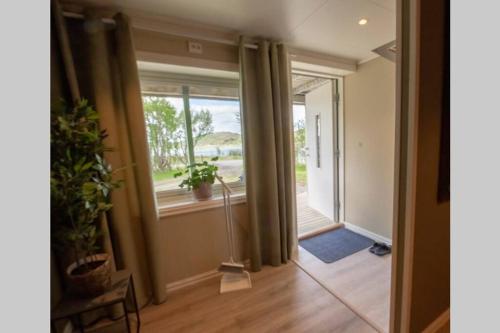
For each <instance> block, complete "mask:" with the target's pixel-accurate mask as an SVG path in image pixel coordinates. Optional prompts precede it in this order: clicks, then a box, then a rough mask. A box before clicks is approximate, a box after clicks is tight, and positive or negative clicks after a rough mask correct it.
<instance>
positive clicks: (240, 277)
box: [215, 175, 252, 294]
mask: <svg viewBox="0 0 500 333" xmlns="http://www.w3.org/2000/svg"><path fill="white" fill-rule="evenodd" d="M215 177H217V179H218V180H219V182H220V183H221V185H222V197H223V198H224V212H225V215H226V233H227V243H228V246H229V261H228V262H223V263H221V265H220V266H219V272H222V273H223V274H222V278H221V280H220V293H221V294H223V293H227V292H230V291H236V290H241V289H249V288H252V281H251V279H250V273H248V272H247V271H246V270H245V266H244V265H243V264H242V263H239V262H236V261H235V260H234V232H233V214H232V211H231V193H232V191H231V188H229V186H227V184H226V183H225V182H224V181H223V180H222V178H220V177H219V176H218V175H215Z"/></svg>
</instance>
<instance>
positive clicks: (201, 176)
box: [174, 157, 219, 201]
mask: <svg viewBox="0 0 500 333" xmlns="http://www.w3.org/2000/svg"><path fill="white" fill-rule="evenodd" d="M218 159H219V158H218V157H213V158H212V159H211V161H212V162H215V161H217V160H218ZM217 170H218V168H217V166H216V165H214V164H211V163H208V161H203V162H201V163H194V164H191V165H188V166H187V167H186V169H185V170H183V171H179V172H177V173H176V174H174V177H176V178H177V177H180V176H182V175H187V178H185V179H184V180H183V181H182V182H181V183H180V184H179V187H180V188H184V187H187V189H188V190H192V191H193V195H194V197H195V198H196V199H197V200H199V201H203V200H208V199H210V198H211V197H212V185H213V183H214V182H215V173H216V172H217Z"/></svg>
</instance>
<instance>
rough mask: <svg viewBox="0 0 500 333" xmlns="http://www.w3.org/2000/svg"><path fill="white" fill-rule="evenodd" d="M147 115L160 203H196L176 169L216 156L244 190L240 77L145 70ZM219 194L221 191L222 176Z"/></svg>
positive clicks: (234, 183) (221, 168)
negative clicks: (181, 184) (238, 79)
mask: <svg viewBox="0 0 500 333" xmlns="http://www.w3.org/2000/svg"><path fill="white" fill-rule="evenodd" d="M141 88H142V95H143V105H144V116H145V122H146V131H147V136H148V143H149V150H150V158H151V165H152V169H153V181H154V187H155V191H156V193H157V197H158V201H159V205H160V206H166V205H171V204H177V203H182V202H191V201H192V200H193V199H192V195H191V193H190V192H188V191H187V190H186V189H181V188H179V186H178V185H179V184H180V182H181V181H182V178H175V177H174V174H175V173H176V172H177V171H179V170H183V169H184V168H186V166H187V165H190V164H192V163H195V162H201V161H210V159H211V158H213V157H215V156H218V157H219V160H218V161H217V162H215V164H216V165H217V166H218V167H219V171H218V174H219V176H221V177H222V178H223V179H224V181H225V182H226V183H228V185H229V186H230V187H231V188H232V189H233V190H234V192H235V193H236V194H239V193H240V194H241V193H244V191H245V187H244V178H245V177H244V167H243V149H242V136H241V120H240V119H241V117H240V103H239V98H238V81H237V80H234V79H221V78H216V77H204V76H193V75H180V74H173V73H156V72H141ZM213 192H214V196H215V197H217V196H219V195H220V194H221V185H220V184H219V183H218V181H216V183H215V184H214V188H213Z"/></svg>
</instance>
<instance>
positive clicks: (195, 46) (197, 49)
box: [188, 42, 203, 54]
mask: <svg viewBox="0 0 500 333" xmlns="http://www.w3.org/2000/svg"><path fill="white" fill-rule="evenodd" d="M188 52H189V53H196V54H202V53H203V46H202V45H201V43H198V42H188Z"/></svg>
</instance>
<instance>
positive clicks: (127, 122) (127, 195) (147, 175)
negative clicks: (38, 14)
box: [53, 12, 166, 306]
mask: <svg viewBox="0 0 500 333" xmlns="http://www.w3.org/2000/svg"><path fill="white" fill-rule="evenodd" d="M114 20H115V22H116V24H114V25H111V24H105V23H103V21H102V20H101V18H100V17H99V15H98V14H95V13H92V12H88V13H87V14H86V15H85V19H84V20H77V19H65V25H66V24H67V36H68V41H69V45H68V47H69V48H67V50H68V49H69V50H70V52H71V54H70V56H71V57H72V59H71V62H70V63H73V64H74V68H73V69H70V70H69V71H68V67H67V66H66V65H67V61H66V62H65V63H64V65H65V66H59V67H60V68H65V74H66V75H65V76H66V83H67V84H68V85H69V86H70V87H68V88H66V89H60V90H61V91H64V90H65V91H71V92H73V91H78V93H79V94H80V95H81V96H82V97H83V98H87V99H89V100H90V102H91V104H92V105H94V106H95V108H96V110H97V111H98V112H99V114H100V125H101V127H102V128H103V129H106V131H107V133H108V137H107V138H106V144H107V146H109V147H112V148H113V151H111V152H109V153H107V154H106V156H105V158H106V160H107V161H108V162H109V163H110V164H111V166H112V167H113V169H119V168H123V169H122V170H120V171H118V172H117V174H116V178H117V179H122V180H123V181H124V182H123V185H122V187H121V188H120V189H118V190H115V191H113V193H112V198H111V200H112V203H113V208H112V210H111V213H110V214H109V215H108V228H109V235H110V236H109V237H110V241H108V242H107V243H108V244H112V250H110V251H109V252H112V254H113V255H114V261H115V264H116V267H117V269H122V268H125V269H128V270H130V271H131V272H132V274H133V277H134V282H135V285H136V293H137V297H138V301H139V303H140V305H141V306H142V305H145V304H147V302H148V301H149V300H150V299H151V296H153V299H154V302H155V303H161V302H163V301H164V300H165V297H166V291H165V281H164V277H165V274H164V272H163V271H162V269H163V265H162V262H161V251H160V245H161V242H162V240H161V238H160V237H161V233H160V232H159V230H158V229H159V225H158V223H159V221H158V213H157V209H156V201H155V196H154V188H153V182H152V178H151V172H150V162H149V161H150V160H149V151H148V146H147V141H146V129H145V123H144V114H143V109H142V98H141V90H140V85H139V78H138V71H137V62H136V59H135V54H134V45H133V41H132V38H131V32H130V27H129V20H128V18H127V17H126V16H125V15H123V14H117V15H116V16H115V17H114ZM64 28H65V29H66V27H64ZM59 37H60V36H59ZM61 45H64V43H61V42H59V43H58V44H57V45H55V47H59V49H60V50H59V52H56V53H59V54H63V58H64V54H65V52H64V47H63V46H61ZM61 49H62V50H61ZM53 52H54V51H53ZM66 53H67V52H66ZM72 76H76V78H75V77H72ZM53 79H55V78H53ZM74 82H77V83H76V85H77V87H76V89H75V87H74V86H75V83H74ZM72 96H73V97H74V96H75V94H74V93H72Z"/></svg>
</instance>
